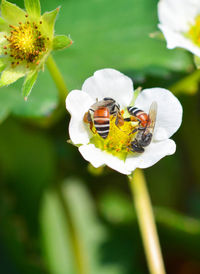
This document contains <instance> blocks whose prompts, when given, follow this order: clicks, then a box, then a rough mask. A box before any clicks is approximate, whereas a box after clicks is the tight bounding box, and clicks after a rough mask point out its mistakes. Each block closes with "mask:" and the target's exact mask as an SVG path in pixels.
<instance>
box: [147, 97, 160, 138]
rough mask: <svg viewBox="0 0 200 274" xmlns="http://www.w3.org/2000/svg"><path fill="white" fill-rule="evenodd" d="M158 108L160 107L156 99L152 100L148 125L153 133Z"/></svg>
mask: <svg viewBox="0 0 200 274" xmlns="http://www.w3.org/2000/svg"><path fill="white" fill-rule="evenodd" d="M157 108H158V105H157V102H156V101H154V102H152V104H151V106H150V108H149V125H148V128H149V131H150V132H151V133H153V131H154V127H155V124H156V116H157Z"/></svg>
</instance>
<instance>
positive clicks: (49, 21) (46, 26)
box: [41, 8, 60, 39]
mask: <svg viewBox="0 0 200 274" xmlns="http://www.w3.org/2000/svg"><path fill="white" fill-rule="evenodd" d="M59 10H60V8H57V9H55V10H52V11H50V12H45V13H44V14H43V15H42V22H43V24H42V26H41V27H42V28H43V30H44V32H46V35H47V36H48V37H49V38H50V39H52V38H53V34H54V25H55V22H56V16H57V14H58V12H59Z"/></svg>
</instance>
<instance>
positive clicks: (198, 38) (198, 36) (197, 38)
mask: <svg viewBox="0 0 200 274" xmlns="http://www.w3.org/2000/svg"><path fill="white" fill-rule="evenodd" d="M186 36H187V37H188V38H190V39H191V40H192V41H193V43H194V44H196V45H197V46H200V15H198V16H197V17H196V18H195V24H194V25H193V26H191V28H190V29H189V31H188V32H187V33H186Z"/></svg>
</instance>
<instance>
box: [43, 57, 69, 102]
mask: <svg viewBox="0 0 200 274" xmlns="http://www.w3.org/2000/svg"><path fill="white" fill-rule="evenodd" d="M46 65H47V68H48V70H49V72H50V74H51V76H52V78H53V80H54V82H55V84H56V87H57V89H58V92H59V98H60V103H63V102H64V101H65V99H66V96H67V94H68V93H69V91H68V89H67V86H66V84H65V81H64V78H63V76H62V74H61V72H60V70H59V69H58V67H57V65H56V62H55V61H54V59H53V57H52V55H49V57H48V59H47V61H46Z"/></svg>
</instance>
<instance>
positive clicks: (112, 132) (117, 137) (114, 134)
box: [90, 112, 138, 160]
mask: <svg viewBox="0 0 200 274" xmlns="http://www.w3.org/2000/svg"><path fill="white" fill-rule="evenodd" d="M121 114H123V112H122V113H121ZM137 126H138V123H135V124H133V123H132V122H127V121H124V124H123V125H121V126H119V125H116V117H113V116H111V117H110V129H109V134H108V136H107V138H106V139H103V138H102V137H101V136H100V135H99V134H98V133H97V132H96V133H95V127H94V126H93V129H92V131H93V132H94V133H93V137H92V138H91V139H90V142H91V143H93V144H94V145H95V146H96V147H98V148H100V149H101V150H104V151H107V152H108V153H111V154H113V155H115V156H117V157H118V158H120V159H124V160H125V159H126V157H127V155H128V153H132V152H130V150H129V149H128V147H129V146H130V143H131V142H132V141H133V139H134V138H135V135H136V133H135V132H133V131H134V129H135V128H136V127H137Z"/></svg>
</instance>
